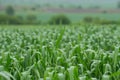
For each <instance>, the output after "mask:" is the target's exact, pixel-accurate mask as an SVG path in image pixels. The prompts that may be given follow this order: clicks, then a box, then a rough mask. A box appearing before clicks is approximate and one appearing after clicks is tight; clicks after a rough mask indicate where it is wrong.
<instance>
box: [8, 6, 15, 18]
mask: <svg viewBox="0 0 120 80" xmlns="http://www.w3.org/2000/svg"><path fill="white" fill-rule="evenodd" d="M6 13H7V14H8V15H10V16H13V15H14V13H15V11H14V9H13V7H12V6H8V7H7V8H6Z"/></svg>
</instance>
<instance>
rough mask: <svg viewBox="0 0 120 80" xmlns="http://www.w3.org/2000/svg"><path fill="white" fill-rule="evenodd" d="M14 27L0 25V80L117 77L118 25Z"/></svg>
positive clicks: (107, 79) (103, 79)
mask: <svg viewBox="0 0 120 80" xmlns="http://www.w3.org/2000/svg"><path fill="white" fill-rule="evenodd" d="M18 27H20V26H13V27H12V26H1V28H0V80H5V79H6V80H10V78H11V79H12V80H119V79H120V36H119V32H120V27H119V26H118V25H107V26H95V25H81V26H77V25H76V27H73V26H21V28H18ZM28 27H29V29H28Z"/></svg>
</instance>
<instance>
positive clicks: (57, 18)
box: [0, 14, 120, 25]
mask: <svg viewBox="0 0 120 80" xmlns="http://www.w3.org/2000/svg"><path fill="white" fill-rule="evenodd" d="M98 16H99V17H98ZM98 16H95V15H93V16H89V15H88V16H86V15H82V14H76V15H75V14H73V15H72V14H66V15H57V14H54V15H53V14H49V15H47V14H42V15H39V16H38V17H37V16H36V15H26V16H20V15H18V16H9V15H0V24H9V25H10V24H16V25H40V24H45V25H47V24H52V25H60V24H63V25H66V24H83V23H89V24H120V20H117V19H120V18H119V17H117V16H118V15H115V14H114V15H113V16H110V15H107V14H106V15H102V14H101V15H98ZM100 16H102V17H104V18H100ZM105 17H107V18H109V19H105ZM40 18H41V19H40ZM111 18H112V19H111ZM114 18H115V19H116V20H115V19H114Z"/></svg>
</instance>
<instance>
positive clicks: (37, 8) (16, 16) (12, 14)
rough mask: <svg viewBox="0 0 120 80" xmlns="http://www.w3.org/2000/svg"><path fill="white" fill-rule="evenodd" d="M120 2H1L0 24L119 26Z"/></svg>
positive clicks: (43, 0)
mask: <svg viewBox="0 0 120 80" xmlns="http://www.w3.org/2000/svg"><path fill="white" fill-rule="evenodd" d="M119 14H120V0H0V24H16V25H40V24H41V25H46V24H51V25H59V24H64V25H68V24H82V23H89V24H120V15H119Z"/></svg>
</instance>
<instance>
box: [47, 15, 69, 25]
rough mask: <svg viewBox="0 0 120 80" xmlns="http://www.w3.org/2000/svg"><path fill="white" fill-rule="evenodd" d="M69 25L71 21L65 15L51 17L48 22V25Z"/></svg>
mask: <svg viewBox="0 0 120 80" xmlns="http://www.w3.org/2000/svg"><path fill="white" fill-rule="evenodd" d="M70 23H71V21H70V20H69V18H67V17H66V16H65V15H57V16H53V17H52V18H51V20H50V21H49V24H55V25H60V24H63V25H66V24H70Z"/></svg>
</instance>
